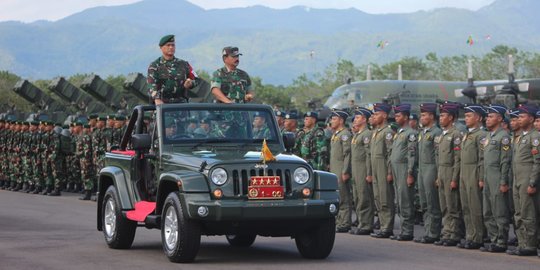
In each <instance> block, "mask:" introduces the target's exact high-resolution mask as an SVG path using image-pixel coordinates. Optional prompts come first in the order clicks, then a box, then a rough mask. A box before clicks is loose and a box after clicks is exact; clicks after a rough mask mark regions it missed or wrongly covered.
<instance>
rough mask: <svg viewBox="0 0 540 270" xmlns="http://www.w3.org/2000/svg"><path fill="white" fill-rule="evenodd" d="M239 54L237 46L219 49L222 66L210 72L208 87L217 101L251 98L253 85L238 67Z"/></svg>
mask: <svg viewBox="0 0 540 270" xmlns="http://www.w3.org/2000/svg"><path fill="white" fill-rule="evenodd" d="M240 55H242V54H241V53H240V52H239V51H238V48H237V47H230V46H229V47H225V48H223V50H222V51H221V56H222V59H223V63H224V64H225V66H224V67H222V68H220V69H218V70H216V71H215V72H214V73H213V74H212V82H211V84H210V89H211V90H212V94H213V95H214V98H215V100H216V101H217V102H220V103H246V102H250V101H252V100H253V96H254V93H253V86H252V84H251V79H250V78H249V75H248V74H247V73H246V72H245V71H243V70H241V69H239V68H238V65H239V64H240Z"/></svg>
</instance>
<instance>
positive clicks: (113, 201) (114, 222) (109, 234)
mask: <svg viewBox="0 0 540 270" xmlns="http://www.w3.org/2000/svg"><path fill="white" fill-rule="evenodd" d="M101 207H102V208H101V213H102V216H101V219H102V222H103V235H104V236H105V242H107V245H109V247H110V248H114V249H127V248H130V247H131V244H133V239H134V238H135V230H136V229H137V222H135V221H131V220H129V219H127V218H125V217H124V216H123V215H122V209H121V207H120V201H119V200H118V191H117V190H116V187H115V186H110V187H109V188H108V189H107V191H106V192H105V196H104V197H103V204H102V205H101Z"/></svg>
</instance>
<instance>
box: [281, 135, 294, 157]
mask: <svg viewBox="0 0 540 270" xmlns="http://www.w3.org/2000/svg"><path fill="white" fill-rule="evenodd" d="M283 143H284V144H285V149H286V150H287V152H289V153H292V150H293V148H294V144H295V143H296V138H295V137H294V133H292V132H284V133H283Z"/></svg>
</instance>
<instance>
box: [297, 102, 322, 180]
mask: <svg viewBox="0 0 540 270" xmlns="http://www.w3.org/2000/svg"><path fill="white" fill-rule="evenodd" d="M317 116H318V115H317V113H315V112H307V113H305V114H304V128H303V129H302V130H300V131H299V132H298V134H297V137H296V144H295V147H294V149H295V151H294V153H295V154H296V155H298V156H299V157H301V158H303V159H304V160H306V161H307V162H308V163H309V164H310V165H311V166H312V167H313V169H315V170H323V171H324V170H328V139H327V138H326V136H325V135H324V130H323V129H322V128H320V127H318V126H317Z"/></svg>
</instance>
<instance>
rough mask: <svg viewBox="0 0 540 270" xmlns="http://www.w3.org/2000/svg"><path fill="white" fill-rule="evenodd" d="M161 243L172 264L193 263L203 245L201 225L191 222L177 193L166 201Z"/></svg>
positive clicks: (171, 194)
mask: <svg viewBox="0 0 540 270" xmlns="http://www.w3.org/2000/svg"><path fill="white" fill-rule="evenodd" d="M161 220H162V221H161V242H162V246H163V251H164V252H165V255H167V257H168V258H169V260H170V261H171V262H182V263H187V262H192V261H193V260H194V259H195V257H196V256H197V253H198V252H199V246H200V243H201V228H200V225H199V224H198V223H197V222H195V221H193V220H189V219H188V217H187V215H186V214H185V212H184V210H183V209H182V205H181V204H180V198H179V197H178V193H177V192H172V193H170V194H169V196H167V198H166V199H165V203H164V205H163V211H162V218H161Z"/></svg>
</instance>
